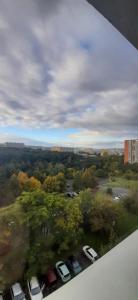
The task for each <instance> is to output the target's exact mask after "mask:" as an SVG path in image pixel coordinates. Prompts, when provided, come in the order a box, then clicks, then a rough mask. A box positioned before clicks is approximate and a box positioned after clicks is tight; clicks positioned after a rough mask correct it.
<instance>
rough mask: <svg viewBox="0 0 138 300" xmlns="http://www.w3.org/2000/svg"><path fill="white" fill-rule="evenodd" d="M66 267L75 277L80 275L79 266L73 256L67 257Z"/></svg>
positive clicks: (80, 268)
mask: <svg viewBox="0 0 138 300" xmlns="http://www.w3.org/2000/svg"><path fill="white" fill-rule="evenodd" d="M67 266H68V267H69V269H70V270H71V271H72V272H73V273H74V274H75V275H77V274H78V273H80V272H81V270H82V267H81V266H80V264H79V262H78V260H77V258H76V257H75V256H74V255H71V256H69V257H68V260H67Z"/></svg>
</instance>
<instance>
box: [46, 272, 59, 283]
mask: <svg viewBox="0 0 138 300" xmlns="http://www.w3.org/2000/svg"><path fill="white" fill-rule="evenodd" d="M47 282H48V285H49V286H51V287H52V286H55V285H56V284H57V276H56V273H55V271H54V269H49V270H48V272H47Z"/></svg>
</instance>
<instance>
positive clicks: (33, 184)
mask: <svg viewBox="0 0 138 300" xmlns="http://www.w3.org/2000/svg"><path fill="white" fill-rule="evenodd" d="M26 185H27V189H28V190H29V191H33V190H36V189H40V188H41V182H40V181H39V180H38V179H36V178H35V177H34V176H32V177H30V178H29V179H28V181H27V183H26Z"/></svg>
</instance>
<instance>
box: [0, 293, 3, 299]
mask: <svg viewBox="0 0 138 300" xmlns="http://www.w3.org/2000/svg"><path fill="white" fill-rule="evenodd" d="M0 300H3V292H2V291H0Z"/></svg>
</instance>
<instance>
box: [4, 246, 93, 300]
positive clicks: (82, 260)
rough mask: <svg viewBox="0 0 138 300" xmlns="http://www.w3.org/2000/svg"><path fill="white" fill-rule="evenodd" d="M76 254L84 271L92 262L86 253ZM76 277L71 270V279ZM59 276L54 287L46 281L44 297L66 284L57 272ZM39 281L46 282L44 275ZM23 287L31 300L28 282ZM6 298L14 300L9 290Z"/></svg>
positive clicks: (28, 299)
mask: <svg viewBox="0 0 138 300" xmlns="http://www.w3.org/2000/svg"><path fill="white" fill-rule="evenodd" d="M75 256H76V258H77V260H78V261H79V263H80V265H81V267H82V271H81V272H83V270H85V269H86V268H88V267H89V266H90V265H91V262H90V261H89V260H88V259H87V258H86V257H85V256H84V254H83V253H82V252H81V251H80V252H78V253H75ZM65 263H66V261H65ZM56 273H57V272H56ZM76 276H77V275H76ZM74 277H75V275H74V274H73V272H71V280H72V279H73V278H74ZM57 278H58V280H57V283H56V284H55V285H54V286H52V287H50V286H48V284H46V282H45V287H44V289H43V297H47V296H48V295H50V294H51V293H53V292H54V291H56V290H57V289H59V288H60V287H62V286H63V285H64V284H66V283H63V282H62V280H61V279H60V277H59V276H58V274H57ZM39 283H40V286H41V287H42V286H43V284H44V282H43V277H40V278H39ZM22 287H23V291H24V294H25V298H26V299H27V300H31V299H30V296H29V293H28V289H27V284H26V285H25V286H23V284H22ZM4 300H12V298H11V294H10V291H9V290H7V291H6V292H5V293H4Z"/></svg>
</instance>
